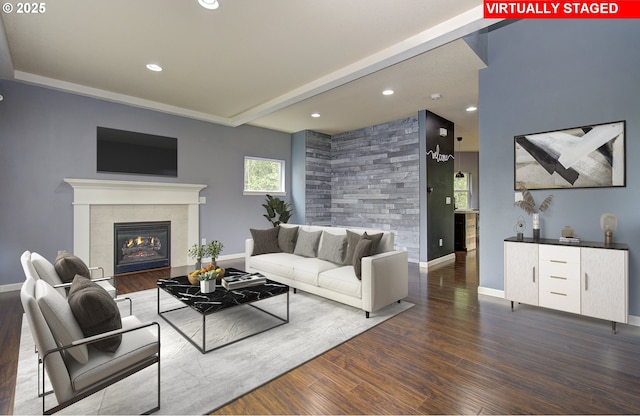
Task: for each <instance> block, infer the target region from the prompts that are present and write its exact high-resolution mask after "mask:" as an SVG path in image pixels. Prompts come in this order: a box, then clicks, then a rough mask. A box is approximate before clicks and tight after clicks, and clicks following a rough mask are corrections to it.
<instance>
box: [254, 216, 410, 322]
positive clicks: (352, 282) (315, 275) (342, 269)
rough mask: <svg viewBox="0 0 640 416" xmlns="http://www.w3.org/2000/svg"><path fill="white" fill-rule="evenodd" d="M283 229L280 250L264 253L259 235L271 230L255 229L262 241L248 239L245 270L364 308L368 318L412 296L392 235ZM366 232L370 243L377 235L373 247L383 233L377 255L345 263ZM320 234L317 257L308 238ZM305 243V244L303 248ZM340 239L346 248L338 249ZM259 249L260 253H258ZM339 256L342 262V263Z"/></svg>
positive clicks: (315, 228) (312, 228) (352, 230)
mask: <svg viewBox="0 0 640 416" xmlns="http://www.w3.org/2000/svg"><path fill="white" fill-rule="evenodd" d="M295 227H298V228H297V229H298V231H297V233H298V235H297V237H298V239H297V240H294V241H288V243H287V242H284V243H283V237H284V236H285V234H286V235H287V236H291V235H292V234H295V230H294V229H293V228H295ZM280 231H282V232H280V233H279V234H280V235H279V237H280V239H279V240H280V241H279V243H280V244H279V246H277V247H274V246H273V244H272V245H271V247H270V249H266V250H265V248H264V238H263V236H262V235H261V234H258V233H262V232H270V231H269V230H260V231H256V230H252V235H253V236H254V237H256V239H257V240H258V241H257V243H256V242H254V239H253V238H252V239H247V240H246V244H245V267H246V268H247V271H249V272H260V273H262V274H264V275H265V276H266V277H267V278H269V279H271V280H274V281H276V282H279V283H283V284H286V285H288V286H290V287H292V288H294V290H295V289H299V290H302V291H305V292H309V293H313V294H315V295H318V296H322V297H325V298H328V299H331V300H334V301H337V302H341V303H344V304H347V305H350V306H354V307H356V308H360V309H363V310H364V311H365V315H366V317H367V318H368V317H369V313H370V312H375V311H376V310H378V309H380V308H382V307H384V306H386V305H389V304H391V303H393V302H396V301H398V302H399V301H400V299H403V298H404V297H406V296H407V295H408V290H409V289H408V259H407V252H406V251H403V250H394V234H393V233H391V232H389V231H379V230H372V229H356V228H338V227H323V226H309V225H292V224H282V225H281V226H280ZM254 232H255V234H254ZM271 232H272V233H273V232H275V231H271ZM318 232H320V233H318ZM364 233H367V236H369V237H368V238H369V239H371V236H374V238H373V240H374V243H373V245H374V246H375V240H376V237H377V238H380V234H382V237H381V239H380V240H379V243H378V244H377V248H375V247H374V249H375V252H374V253H370V255H368V256H366V257H362V258H361V263H359V264H358V265H357V266H356V267H354V265H353V263H352V260H351V259H349V261H347V262H346V263H345V259H344V257H345V255H346V254H347V253H349V254H351V253H352V252H353V251H354V250H355V249H356V247H355V246H356V245H357V242H359V240H356V239H362V238H361V237H360V236H361V235H362V234H364ZM318 234H320V237H319V242H318V244H317V247H316V251H315V253H312V252H310V251H309V250H310V247H311V246H312V245H313V244H311V245H309V241H310V239H311V240H312V239H313V238H311V237H310V236H313V237H317V236H318ZM376 235H377V236H376ZM271 237H273V234H271ZM303 240H304V242H305V243H306V245H305V244H303ZM341 241H342V242H343V245H342V246H340V242H341ZM347 241H348V244H347ZM268 243H269V242H268ZM268 243H267V244H268ZM271 243H272V241H271ZM276 244H277V243H276ZM287 244H288V248H287ZM258 245H259V246H260V249H259V250H256V252H255V253H254V249H256V248H258V247H257V246H258ZM293 245H295V248H293ZM302 246H305V247H302ZM362 247H370V244H369V243H363V246H362ZM282 249H284V251H282ZM357 249H358V250H357V252H356V255H358V254H362V253H361V251H362V250H361V247H357ZM265 251H266V253H265ZM292 251H293V252H292ZM261 253H264V254H261ZM341 253H342V257H341ZM313 254H315V255H313ZM365 254H366V253H365ZM340 258H342V260H341V261H340ZM358 268H360V271H361V278H360V279H359V278H358V277H357V276H356V270H357V269H358Z"/></svg>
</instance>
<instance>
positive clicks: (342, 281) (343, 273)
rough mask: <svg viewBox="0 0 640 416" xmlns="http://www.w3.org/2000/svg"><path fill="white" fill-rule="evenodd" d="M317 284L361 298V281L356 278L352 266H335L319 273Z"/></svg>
mask: <svg viewBox="0 0 640 416" xmlns="http://www.w3.org/2000/svg"><path fill="white" fill-rule="evenodd" d="M318 286H320V287H322V288H325V289H329V290H331V291H334V292H337V293H342V294H343V295H348V296H353V297H354V298H358V299H362V282H361V281H360V280H359V279H357V278H356V275H355V273H354V271H353V266H342V267H337V268H335V269H331V270H327V271H325V272H322V273H320V275H319V276H318Z"/></svg>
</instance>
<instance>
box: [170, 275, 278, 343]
mask: <svg viewBox="0 0 640 416" xmlns="http://www.w3.org/2000/svg"><path fill="white" fill-rule="evenodd" d="M272 283H275V282H272ZM245 289H246V288H245ZM157 290H158V302H157V303H158V305H157V306H158V315H159V316H160V317H161V318H162V319H164V320H165V321H166V322H167V323H168V324H169V325H171V326H172V327H173V329H175V330H176V331H177V332H178V333H179V334H180V335H182V336H183V337H184V338H185V339H186V340H187V341H189V342H190V343H191V345H193V346H194V347H195V348H196V349H197V350H198V351H200V352H201V353H202V354H206V353H208V352H211V351H215V350H217V349H220V348H222V347H226V346H227V345H231V344H234V343H236V342H239V341H242V340H244V339H247V338H250V337H252V336H255V335H258V334H261V333H263V332H266V331H269V330H271V329H273V328H277V327H279V326H282V325H284V324H286V323H288V322H289V290H287V292H286V295H287V316H286V318H283V317H281V316H278V315H276V314H274V313H271V312H269V311H266V310H264V309H262V308H260V307H258V306H256V305H254V303H256V302H260V301H262V300H265V299H270V298H273V297H276V296H281V295H284V294H285V293H278V294H276V295H272V296H269V297H267V298H262V299H255V300H253V301H250V302H245V303H240V304H237V305H233V306H229V307H226V308H224V309H220V310H218V311H215V312H211V313H204V312H202V311H199V310H197V309H195V308H192V307H191V306H190V305H188V304H186V303H185V304H184V306H180V307H177V308H173V309H168V310H166V311H161V310H160V290H163V291H164V292H166V294H167V295H169V296H171V297H172V298H174V299H177V300H179V301H180V302H182V300H180V299H178V298H177V297H176V296H174V295H173V294H172V293H171V292H169V291H168V290H165V289H164V288H162V287H160V286H158V289H157ZM216 290H227V289H225V288H223V287H218V288H217V289H216ZM182 303H184V302H182ZM245 305H246V306H251V307H253V308H255V309H257V310H259V311H261V312H263V313H265V314H267V315H270V316H272V317H274V318H276V319H277V320H278V321H280V322H279V323H277V324H276V325H273V326H270V327H268V328H265V329H263V330H260V331H258V332H255V333H252V334H249V335H246V336H244V337H242V338H238V339H234V340H233V341H230V342H227V343H225V344H221V345H216V346H215V347H213V348H209V349H207V346H206V344H207V316H209V315H215V314H216V313H218V312H222V311H226V310H228V309H230V308H235V307H238V306H245ZM186 308H190V309H192V310H193V311H194V312H196V313H199V314H201V315H202V345H198V344H197V343H196V342H195V341H194V340H193V339H192V338H191V337H189V336H188V335H187V334H186V333H184V332H183V331H182V330H181V329H180V328H179V327H178V325H176V324H175V323H173V322H171V320H170V319H169V318H168V317H167V316H165V315H166V314H168V313H169V312H173V311H177V310H180V309H186Z"/></svg>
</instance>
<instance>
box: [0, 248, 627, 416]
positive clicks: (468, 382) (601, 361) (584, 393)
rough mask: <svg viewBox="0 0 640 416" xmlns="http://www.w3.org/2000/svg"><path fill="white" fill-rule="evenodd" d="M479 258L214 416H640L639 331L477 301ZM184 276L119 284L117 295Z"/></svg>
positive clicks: (6, 353) (0, 407) (9, 347)
mask: <svg viewBox="0 0 640 416" xmlns="http://www.w3.org/2000/svg"><path fill="white" fill-rule="evenodd" d="M475 253H476V252H475V251H472V252H470V253H468V254H467V253H463V252H458V253H456V261H455V263H453V262H452V263H450V264H446V265H442V266H440V267H438V268H432V269H430V270H429V272H428V273H426V272H425V271H421V270H419V269H418V267H417V265H414V264H411V265H409V276H410V278H409V280H410V288H409V292H410V295H409V297H408V298H407V299H406V300H407V301H410V302H412V303H414V304H415V305H416V306H414V307H413V308H411V309H410V310H408V311H406V312H404V313H402V314H400V315H398V316H396V317H394V318H392V319H390V320H388V321H386V322H384V323H382V324H380V325H378V326H377V327H375V328H373V329H371V330H369V331H367V332H365V333H363V334H361V335H359V336H357V337H355V338H353V339H352V340H350V341H348V342H345V343H344V344H342V345H340V346H338V347H336V348H334V349H332V350H330V351H328V352H326V353H325V354H323V355H321V356H319V357H317V358H315V359H313V360H311V361H309V362H307V363H306V364H304V365H302V366H300V367H298V368H296V369H294V370H292V371H290V372H289V373H287V374H284V375H282V376H280V377H278V378H276V379H275V380H273V381H271V382H270V383H268V384H265V385H264V386H262V387H260V388H258V389H256V390H254V391H252V392H250V393H248V394H246V395H245V396H243V397H241V398H239V399H237V400H235V401H233V402H231V403H229V404H228V405H226V406H224V407H222V408H220V409H217V410H215V411H214V413H213V414H532V413H533V414H638V413H640V354H639V353H640V328H638V327H634V326H629V325H620V324H619V325H618V334H617V335H613V334H612V333H611V330H610V323H609V322H606V321H602V320H596V319H590V318H584V317H580V316H576V315H572V314H568V313H561V312H555V311H550V310H546V309H543V308H536V307H531V306H526V305H517V306H516V309H515V311H514V312H511V311H510V306H509V303H508V302H506V301H504V300H502V299H496V298H492V297H487V296H478V295H477V286H478V279H477V267H476V254H475ZM221 264H222V265H223V266H233V267H238V268H242V266H243V263H242V261H234V262H228V263H225V262H221ZM183 273H184V271H183V270H173V271H171V272H169V271H165V272H152V273H145V274H143V275H137V276H130V277H125V278H120V279H119V280H118V290H119V291H120V293H127V292H131V291H137V290H143V289H146V288H150V287H155V280H156V279H157V278H159V277H166V276H167V275H169V274H172V275H176V274H183ZM0 300H1V305H0V324H1V326H0V335H1V336H2V354H1V358H0V377H1V380H2V392H1V393H0V413H1V414H10V413H12V410H13V403H12V402H13V390H14V385H15V372H16V365H17V364H16V363H17V348H18V342H19V331H20V320H21V307H20V304H19V300H17V295H16V294H15V293H13V294H0ZM363 319H364V317H363ZM164 382H169V381H168V380H164Z"/></svg>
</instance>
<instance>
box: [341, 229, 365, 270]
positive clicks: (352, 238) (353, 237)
mask: <svg viewBox="0 0 640 416" xmlns="http://www.w3.org/2000/svg"><path fill="white" fill-rule="evenodd" d="M360 237H362V235H361V234H358V233H354V232H353V231H351V230H347V254H346V255H345V256H344V263H343V264H347V265H352V264H353V252H354V251H356V246H357V245H358V241H360Z"/></svg>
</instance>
